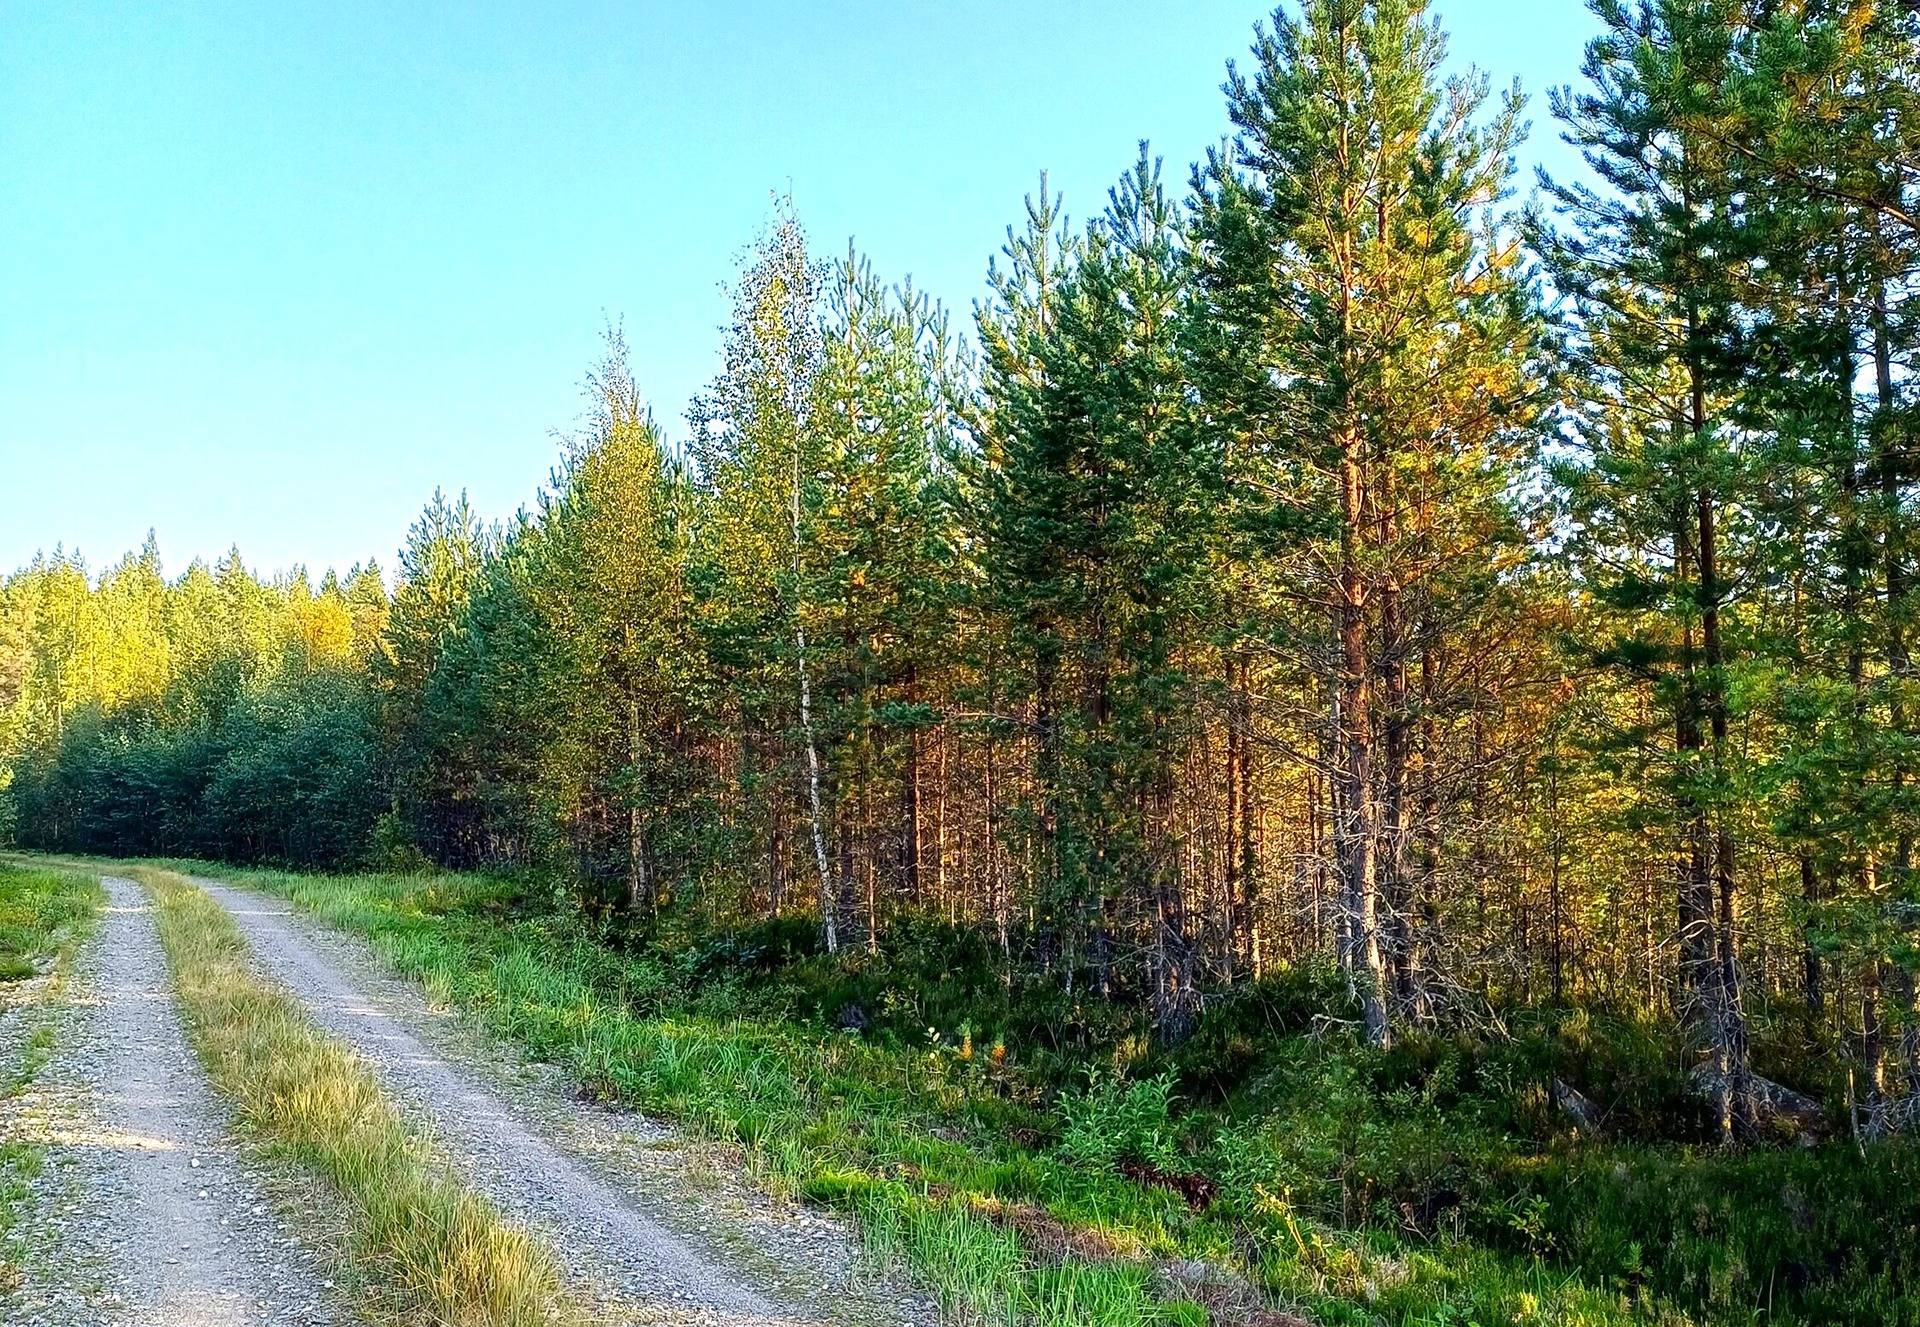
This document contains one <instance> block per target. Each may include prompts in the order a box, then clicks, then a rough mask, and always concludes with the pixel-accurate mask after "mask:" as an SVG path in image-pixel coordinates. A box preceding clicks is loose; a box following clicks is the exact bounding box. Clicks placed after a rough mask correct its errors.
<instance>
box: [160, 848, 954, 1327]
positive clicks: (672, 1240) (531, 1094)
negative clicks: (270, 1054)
mask: <svg viewBox="0 0 1920 1327" xmlns="http://www.w3.org/2000/svg"><path fill="white" fill-rule="evenodd" d="M195 883H197V884H199V885H200V886H201V887H202V888H204V889H206V891H207V892H208V893H209V894H210V895H212V897H213V898H214V899H215V900H217V901H218V902H219V903H220V904H221V906H223V907H224V908H226V909H227V911H228V912H229V913H230V914H232V916H233V918H234V920H235V922H236V923H237V924H238V925H239V927H240V929H241V931H242V933H243V934H244V935H245V936H246V938H247V941H248V943H249V944H250V945H251V946H252V948H253V951H254V953H255V956H256V957H257V959H258V961H259V962H260V964H261V966H262V969H263V970H264V971H265V972H266V973H268V974H269V975H270V976H272V977H273V978H275V979H276V980H278V981H280V982H281V983H282V984H284V985H285V986H286V987H287V988H288V989H290V990H291V991H293V992H294V993H295V994H296V995H297V996H298V997H299V998H300V999H301V1000H303V1001H304V1002H305V1003H306V1005H307V1006H308V1008H309V1009H310V1010H311V1011H312V1013H313V1015H314V1017H315V1019H316V1021H318V1022H319V1023H320V1024H322V1025H323V1026H325V1027H326V1028H327V1029H328V1030H330V1031H332V1032H334V1033H335V1034H336V1035H338V1036H340V1037H341V1038H342V1039H343V1040H345V1041H347V1042H348V1043H350V1044H351V1045H353V1046H354V1047H355V1048H356V1049H357V1050H359V1051H360V1052H361V1053H362V1054H363V1055H365V1056H366V1057H367V1058H368V1060H369V1061H371V1062H372V1064H373V1065H374V1067H375V1070H376V1072H377V1073H378V1074H379V1076H380V1078H381V1080H382V1082H383V1084H384V1085H385V1086H386V1087H387V1089H388V1090H389V1091H390V1092H392V1093H393V1094H394V1095H395V1096H396V1098H398V1099H399V1100H401V1101H403V1102H405V1103H406V1104H407V1105H408V1106H410V1107H411V1108H412V1109H413V1110H414V1111H416V1112H422V1113H424V1114H425V1115H427V1116H428V1117H429V1118H430V1119H431V1120H432V1121H433V1128H434V1135H435V1141H436V1143H437V1144H438V1145H439V1146H440V1148H441V1149H442V1150H443V1151H445V1152H447V1153H449V1154H450V1155H451V1156H452V1157H453V1158H454V1159H455V1161H456V1163H457V1164H458V1165H459V1167H460V1169H461V1173H462V1176H463V1177H464V1178H465V1179H467V1180H468V1181H469V1182H470V1183H472V1184H474V1185H475V1186H476V1187H477V1188H479V1189H480V1190H482V1191H484V1192H485V1193H486V1194H487V1195H488V1196H489V1197H491V1198H492V1199H493V1200H494V1201H495V1202H496V1203H497V1204H499V1206H500V1207H501V1208H502V1209H503V1210H505V1211H507V1212H508V1213H510V1214H511V1215H513V1216H514V1217H515V1218H517V1219H519V1220H521V1221H524V1222H525V1223H526V1224H527V1225H529V1226H530V1227H531V1228H533V1229H535V1230H537V1231H539V1232H540V1233H542V1234H543V1235H544V1236H546V1237H547V1239H548V1240H549V1241H550V1243H551V1244H552V1246H553V1248H554V1250H555V1251H556V1252H557V1253H558V1254H559V1256H560V1258H561V1261H562V1263H563V1264H564V1265H565V1266H566V1267H567V1269H568V1271H569V1273H570V1275H571V1277H572V1279H573V1281H574V1282H575V1284H576V1285H577V1286H579V1287H580V1288H582V1289H584V1290H585V1291H586V1292H587V1293H588V1295H589V1297H590V1298H592V1299H594V1300H595V1301H597V1302H598V1304H599V1305H600V1313H599V1314H598V1315H596V1320H597V1321H622V1320H624V1321H645V1322H673V1323H683V1322H684V1323H694V1322H698V1323H739V1324H747V1323H754V1324H761V1323H820V1322H841V1323H855V1324H865V1325H868V1327H879V1325H882V1324H885V1325H887V1327H915V1324H918V1323H930V1322H933V1321H936V1320H937V1317H938V1315H937V1313H936V1311H935V1310H934V1309H933V1307H932V1306H931V1305H930V1304H929V1303H927V1302H926V1301H925V1300H923V1299H922V1298H920V1297H918V1296H916V1295H914V1294H911V1293H909V1292H906V1291H904V1290H903V1289H902V1288H901V1287H898V1286H891V1285H885V1284H880V1283H876V1282H873V1281H872V1280H871V1279H870V1278H868V1277H866V1276H864V1275H863V1274H862V1273H861V1270H860V1264H859V1260H858V1256H857V1253H856V1250H855V1248H854V1246H853V1244H852V1241H851V1239H850V1237H849V1232H848V1231H847V1229H846V1228H845V1227H844V1226H843V1225H842V1224H841V1223H839V1222H836V1221H833V1220H830V1219H827V1218H825V1217H823V1216H821V1215H819V1214H817V1213H814V1212H809V1211H807V1210H806V1209H804V1208H801V1207H799V1206H797V1205H794V1204H782V1203H776V1202H774V1201H773V1200H771V1199H768V1198H766V1197H765V1196H764V1195H760V1194H757V1193H755V1192H753V1191H752V1190H751V1189H750V1188H749V1187H748V1186H747V1185H745V1184H744V1183H743V1182H742V1181H741V1180H740V1178H739V1176H738V1175H737V1174H736V1173H732V1171H733V1168H732V1167H730V1166H729V1165H727V1164H726V1162H725V1160H724V1159H720V1160H716V1158H715V1157H714V1155H713V1153H712V1152H711V1151H710V1150H704V1149H701V1148H697V1147H694V1146H691V1145H687V1144H683V1143H681V1142H680V1141H678V1140H677V1138H676V1136H675V1135H674V1134H673V1133H672V1132H671V1131H670V1130H667V1129H664V1128H662V1127H660V1126H658V1125H656V1124H654V1123H652V1122H650V1121H648V1120H647V1119H645V1118H644V1117H641V1116H637V1115H631V1114H624V1113H617V1112H612V1111H607V1110H604V1109H601V1108H599V1107H596V1106H592V1105H588V1104H585V1103H583V1102H581V1101H579V1100H578V1099H577V1098H576V1097H575V1096H573V1095H572V1094H571V1093H570V1092H568V1091H567V1089H566V1087H565V1085H564V1084H563V1083H562V1082H561V1081H560V1080H559V1075H558V1074H557V1073H556V1072H555V1071H554V1070H552V1068H551V1067H550V1066H539V1065H531V1064H528V1063H526V1062H524V1061H523V1060H520V1059H518V1058H517V1057H515V1056H514V1055H513V1054H512V1053H511V1052H510V1051H508V1050H507V1049H506V1048H504V1047H502V1046H500V1045H499V1044H497V1043H495V1042H493V1041H491V1040H490V1039H488V1038H485V1037H484V1036H482V1035H480V1034H479V1033H478V1032H477V1031H476V1030H475V1029H473V1028H472V1027H470V1026H469V1025H467V1024H466V1023H465V1022H463V1021H462V1020H460V1019H458V1018H455V1017H453V1016H452V1015H450V1014H448V1013H447V1012H445V1011H443V1010H436V1009H433V1008H431V1007H430V1006H429V1005H428V1003H427V1001H426V1000H425V998H424V997H423V996H422V995H421V993H420V992H419V990H418V989H417V988H416V987H414V986H412V985H410V984H408V983H405V982H402V981H399V980H396V979H394V978H393V977H392V976H390V975H389V974H388V973H386V972H385V971H383V970H382V968H381V967H380V965H379V963H378V962H377V960H376V959H375V958H374V957H373V955H372V953H371V952H370V951H369V949H368V947H367V946H366V945H365V944H364V943H363V942H361V941H360V940H359V939H358V938H356V937H352V936H348V935H345V934H343V933H341V932H338V931H335V930H332V929H331V928H328V927H325V926H323V925H321V924H319V923H317V922H316V921H314V920H313V919H312V918H310V917H308V916H305V915H303V914H301V913H299V912H297V911H296V910H295V909H294V908H293V907H292V906H291V905H290V904H288V903H286V902H285V901H283V900H280V899H277V898H273V897H271V896H268V895H265V894H260V893H255V892H253V891H251V890H245V889H239V888H236V887H233V886H230V885H223V884H221V883H220V882H218V881H213V880H197V881H196V882H195Z"/></svg>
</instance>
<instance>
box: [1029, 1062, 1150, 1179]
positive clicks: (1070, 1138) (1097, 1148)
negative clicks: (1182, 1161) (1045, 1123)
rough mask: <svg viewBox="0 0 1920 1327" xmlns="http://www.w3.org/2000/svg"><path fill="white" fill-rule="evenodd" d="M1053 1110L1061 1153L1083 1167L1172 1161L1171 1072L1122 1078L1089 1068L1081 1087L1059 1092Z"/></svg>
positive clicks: (1101, 1168)
mask: <svg viewBox="0 0 1920 1327" xmlns="http://www.w3.org/2000/svg"><path fill="white" fill-rule="evenodd" d="M1058 1114H1059V1117H1060V1122H1061V1123H1060V1145H1059V1151H1060V1155H1061V1156H1063V1157H1066V1158H1068V1159H1069V1160H1072V1161H1077V1162H1079V1163H1080V1164H1081V1165H1083V1166H1088V1167H1091V1168H1094V1169H1100V1170H1105V1169H1109V1168H1111V1167H1112V1166H1113V1165H1114V1164H1115V1163H1116V1162H1120V1161H1143V1162H1145V1163H1147V1164H1148V1165H1150V1166H1160V1167H1172V1166H1173V1165H1174V1164H1175V1161H1176V1158H1175V1155H1174V1151H1175V1149H1174V1128H1173V1119H1172V1115H1173V1076H1172V1075H1171V1074H1162V1075H1161V1076H1159V1077H1157V1078H1140V1079H1135V1080H1134V1081H1132V1082H1123V1081H1121V1080H1119V1079H1116V1078H1110V1077H1105V1078H1103V1077H1101V1076H1099V1075H1098V1074H1097V1073H1095V1072H1089V1074H1088V1078H1087V1085H1086V1086H1085V1087H1084V1088H1080V1089H1077V1090H1076V1089H1070V1090H1068V1091H1066V1092H1063V1093H1061V1094H1060V1100H1059V1105H1058Z"/></svg>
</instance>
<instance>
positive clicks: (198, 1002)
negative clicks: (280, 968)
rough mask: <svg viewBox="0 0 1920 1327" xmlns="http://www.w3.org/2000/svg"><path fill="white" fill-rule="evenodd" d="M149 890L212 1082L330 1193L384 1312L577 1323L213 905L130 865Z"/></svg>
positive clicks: (542, 1253) (488, 1326) (175, 881)
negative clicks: (256, 961) (254, 959)
mask: <svg viewBox="0 0 1920 1327" xmlns="http://www.w3.org/2000/svg"><path fill="white" fill-rule="evenodd" d="M129 873H130V874H133V875H134V876H136V878H138V879H139V880H140V881H141V883H142V884H144V885H145V886H146V887H147V889H148V890H149V892H150V893H151V894H152V896H153V898H154V900H155V902H156V904H157V905H158V906H157V913H158V918H159V928H160V939H161V943H162V945H163V947H164V948H165V950H166V955H167V963H168V967H169V968H170V970H171V972H172V974H173V980H174V986H175V990H176V992H177V996H178V999H179V1002H180V1007H181V1011H182V1013H183V1015H184V1018H185V1021H186V1025H187V1029H188V1034H189V1036H190V1037H191V1039H192V1041H193V1043H194V1047H195V1049H196V1050H197V1051H198V1053H199V1055H200V1058H201V1060H202V1062H203V1063H204V1065H205V1066H206V1069H207V1072H208V1075H209V1077H210V1078H211V1079H212V1080H213V1082H214V1084H215V1086H217V1087H218V1088H219V1089H220V1090H221V1091H223V1092H224V1093H226V1094H227V1095H228V1096H229V1097H230V1098H232V1100H233V1101H234V1103H235V1105H236V1106H237V1108H238V1112H239V1115H240V1117H241V1119H242V1120H243V1122H244V1123H245V1124H246V1125H247V1126H248V1127H249V1128H250V1129H251V1130H252V1131H253V1132H254V1133H255V1135H256V1136H257V1137H258V1138H259V1140H260V1141H261V1142H262V1143H263V1144H264V1145H265V1146H266V1147H267V1149H268V1150H269V1151H270V1152H271V1153H274V1154H276V1155H280V1156H284V1157H286V1158H288V1159H289V1160H291V1161H293V1162H294V1163H296V1164H298V1165H300V1166H304V1167H306V1168H308V1169H309V1170H311V1171H313V1172H316V1173H317V1174H319V1175H320V1176H321V1177H322V1178H323V1179H324V1180H325V1181H326V1182H327V1183H328V1184H329V1185H330V1186H331V1187H332V1188H333V1190H334V1191H335V1192H336V1193H337V1194H338V1195H339V1197H340V1198H341V1200H342V1201H343V1206H344V1208H345V1224H346V1227H347V1231H348V1239H349V1241H350V1245H351V1251H352V1254H353V1262H354V1264H355V1265H356V1267H358V1268H359V1269H360V1270H361V1271H362V1272H364V1273H365V1274H366V1277H365V1279H366V1281H367V1282H368V1284H369V1285H370V1286H373V1287H375V1288H376V1289H377V1292H378V1293H379V1295H380V1297H381V1298H382V1300H383V1301H386V1302H385V1303H384V1304H383V1308H384V1310H385V1311H386V1312H387V1313H389V1314H390V1315H391V1316H392V1317H393V1318H395V1319H396V1320H405V1321H409V1322H417V1321H422V1320H425V1321H429V1322H433V1323H436V1324H447V1325H448V1327H538V1325H544V1324H561V1323H569V1324H570V1323H574V1322H577V1321H580V1320H581V1319H580V1316H579V1314H578V1311H577V1310H576V1308H575V1306H574V1305H573V1304H572V1303H571V1301H570V1300H569V1298H568V1296H567V1294H566V1292H565V1291H564V1290H563V1288H562V1286H561V1281H560V1275H559V1271H558V1268H557V1266H556V1265H555V1263H554V1262H553V1260H552V1257H551V1255H550V1254H549V1253H548V1252H547V1251H546V1250H545V1248H544V1247H543V1246H542V1245H541V1244H540V1243H539V1242H538V1241H536V1240H535V1239H534V1238H533V1237H532V1236H530V1235H528V1234H527V1233H526V1232H524V1231H522V1230H519V1229H516V1228H514V1227H512V1226H510V1225H508V1224H507V1223H506V1222H505V1221H504V1220H503V1219H502V1218H501V1217H500V1215H499V1214H498V1213H497V1212H496V1211H495V1210H494V1209H493V1207H492V1206H491V1205H490V1204H489V1203H488V1202H486V1201H485V1200H484V1199H483V1198H481V1197H479V1196H478V1195H476V1194H474V1193H473V1191H472V1190H470V1189H468V1188H466V1187H465V1186H464V1185H462V1184H461V1183H460V1181H459V1180H458V1178H457V1177H456V1176H455V1175H454V1174H453V1172H452V1171H451V1170H450V1169H449V1168H448V1167H447V1166H446V1164H445V1163H444V1162H443V1161H441V1160H440V1159H439V1158H438V1157H437V1156H436V1155H435V1153H434V1152H433V1150H432V1147H431V1145H430V1143H429V1141H428V1140H427V1139H426V1138H425V1137H424V1136H423V1135H422V1134H420V1133H419V1132H417V1131H415V1130H413V1129H412V1128H410V1127H409V1126H408V1125H407V1123H406V1122H405V1120H404V1119H403V1118H402V1117H401V1115H400V1114H399V1112H398V1111H397V1110H396V1109H395V1108H394V1106H393V1105H392V1104H391V1103H390V1102H389V1101H388V1100H387V1099H386V1097H385V1096H384V1094H383V1093H382V1091H381V1089H380V1087H379V1084H378V1083H377V1081H376V1080H375V1079H374V1077H373V1074H372V1072H371V1071H370V1070H369V1069H368V1068H367V1066H366V1065H365V1064H364V1063H363V1062H362V1061H361V1060H359V1059H358V1058H357V1057H356V1056H355V1055H354V1054H353V1053H352V1052H351V1051H350V1050H348V1049H347V1048H346V1047H345V1046H344V1045H342V1044H341V1043H340V1042H339V1041H337V1040H336V1039H334V1038H332V1037H330V1036H328V1035H326V1034H325V1033H323V1032H322V1031H320V1030H319V1029H318V1028H316V1027H315V1026H314V1024H313V1023H312V1022H311V1021H310V1020H309V1019H308V1018H307V1016H306V1014H305V1012H304V1011H303V1010H302V1009H301V1007H300V1005H299V1003H298V1002H297V1001H296V1000H295V999H294V998H293V997H292V996H290V995H288V994H287V993H286V992H285V991H283V990H281V989H280V988H279V987H277V986H275V985H273V984H271V983H270V982H268V981H267V980H265V979H263V978H262V977H260V976H259V975H257V974H256V972H255V971H254V969H253V966H252V963H251V960H250V956H249V952H248V950H247V947H246V943H245V941H244V940H243V939H242V937H241V936H240V933H239V931H238V930H237V929H236V928H235V927H234V925H233V923H232V921H231V920H230V919H229V918H228V916H227V914H226V913H225V912H224V911H223V910H222V909H221V908H220V907H219V905H218V904H216V903H214V902H213V900H212V899H210V898H208V897H207V895H206V894H205V893H204V892H203V891H201V890H200V889H198V888H197V887H195V886H193V885H192V884H190V883H188V882H186V881H184V880H182V879H180V878H179V877H178V876H176V875H173V874H171V873H169V872H166V871H162V870H156V869H152V868H147V867H133V868H130V871H129Z"/></svg>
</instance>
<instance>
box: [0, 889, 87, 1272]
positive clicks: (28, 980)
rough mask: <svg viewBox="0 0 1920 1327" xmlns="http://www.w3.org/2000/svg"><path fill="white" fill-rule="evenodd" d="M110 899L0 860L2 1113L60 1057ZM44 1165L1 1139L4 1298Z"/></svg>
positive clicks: (39, 1152)
mask: <svg viewBox="0 0 1920 1327" xmlns="http://www.w3.org/2000/svg"><path fill="white" fill-rule="evenodd" d="M104 897H105V896H104V894H103V893H102V892H101V889H100V882H99V881H97V880H95V879H93V878H92V877H91V876H87V875H83V874H80V873H78V872H73V871H66V870H57V869H49V868H46V867H42V866H38V865H34V866H23V865H19V864H16V863H13V862H9V861H0V1011H3V1012H0V1016H4V1017H5V1018H6V1019H7V1020H8V1021H9V1023H11V1024H12V1026H10V1027H8V1029H7V1036H6V1044H4V1045H3V1046H0V1054H3V1055H4V1059H0V1109H4V1108H5V1107H6V1105H7V1103H8V1102H10V1101H12V1100H13V1099H14V1098H17V1097H18V1096H20V1095H21V1094H22V1093H23V1092H25V1091H26V1090H27V1088H28V1087H29V1086H31V1084H32V1083H33V1081H34V1079H35V1078H36V1077H38V1075H39V1073H40V1070H41V1069H42V1068H44V1067H45V1066H46V1063H47V1060H48V1059H49V1058H50V1057H51V1055H52V1054H53V1047H54V1043H55V1040H56V1037H57V1035H58V1028H57V1024H56V1021H55V1003H56V1002H57V1000H58V999H59V996H60V992H61V990H62V989H63V987H64V985H65V982H66V977H67V970H68V967H69V965H70V964H71V962H72V959H73V955H74V952H75V951H76V950H77V949H78V948H79V946H80V944H81V942H82V941H84V940H85V939H86V938H87V936H88V935H90V934H91V933H92V931H93V927H94V924H95V922H96V921H97V920H98V918H99V913H100V904H101V902H102V900H103V898H104ZM15 1020H17V1022H16V1021H15ZM45 1165H46V1152H45V1149H43V1148H42V1147H40V1146H39V1145H38V1144H36V1143H32V1142H28V1141H27V1140H25V1139H22V1138H18V1137H9V1138H4V1139H0V1293H5V1292H6V1291H9V1290H11V1289H12V1288H13V1287H14V1286H15V1285H16V1284H17V1283H18V1281H19V1279H20V1268H19V1267H18V1265H17V1262H16V1259H17V1257H18V1252H19V1251H18V1250H17V1248H16V1244H15V1241H14V1238H13V1232H14V1229H15V1227H16V1226H18V1224H19V1221H20V1214H21V1211H22V1209H23V1208H24V1206H25V1204H26V1202H27V1200H28V1199H29V1198H30V1197H31V1196H32V1185H33V1182H34V1180H36V1179H37V1178H39V1176H40V1173H41V1171H42V1170H43V1169H44V1168H45Z"/></svg>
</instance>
